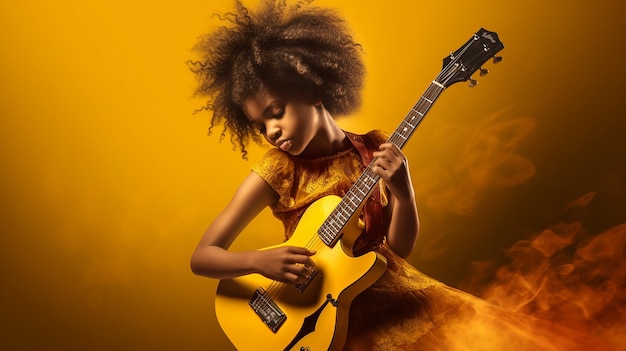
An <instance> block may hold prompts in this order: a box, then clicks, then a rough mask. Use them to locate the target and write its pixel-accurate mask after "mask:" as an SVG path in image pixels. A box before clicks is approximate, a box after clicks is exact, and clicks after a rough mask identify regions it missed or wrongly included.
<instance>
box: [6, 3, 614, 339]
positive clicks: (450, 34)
mask: <svg viewBox="0 0 626 351" xmlns="http://www.w3.org/2000/svg"><path fill="white" fill-rule="evenodd" d="M248 3H250V2H248ZM252 4H254V2H252ZM317 4H319V5H322V6H333V7H336V8H338V9H339V10H340V11H341V13H342V14H343V15H344V16H345V17H346V18H347V20H348V22H349V24H350V25H351V27H352V29H353V31H354V34H355V37H356V39H357V41H359V42H360V43H361V44H362V45H363V47H364V49H365V60H366V64H367V67H368V76H367V82H366V88H365V91H364V105H363V108H362V109H361V111H359V112H358V113H357V114H355V115H354V116H350V117H346V118H342V119H340V120H339V121H340V124H341V125H342V126H343V127H345V128H346V129H349V130H353V131H356V132H364V131H367V130H369V129H373V128H380V129H383V130H386V131H392V130H393V129H394V128H395V126H396V124H397V123H398V122H399V121H400V120H401V118H402V117H404V114H405V113H406V112H407V111H408V109H409V108H410V107H411V106H412V105H413V103H414V102H415V101H416V100H417V98H418V97H419V96H420V95H421V94H422V93H423V91H424V89H425V88H426V87H427V85H428V84H429V82H430V81H431V80H432V79H433V78H434V77H435V76H436V74H437V73H438V72H439V70H440V69H441V62H442V59H443V57H444V56H445V55H447V54H448V53H449V52H451V51H454V50H456V49H457V48H458V47H459V46H460V45H461V44H463V43H464V42H465V41H466V40H467V39H469V37H470V36H471V35H472V33H474V32H475V31H476V30H478V29H479V28H480V27H484V28H486V29H488V30H493V31H496V32H497V33H498V34H499V35H500V39H501V40H502V41H503V42H504V44H505V46H506V48H505V49H504V50H503V51H502V52H501V54H502V56H503V57H504V61H503V62H502V63H501V64H498V65H496V66H494V65H492V64H491V63H489V64H487V65H486V66H487V68H489V69H490V70H491V73H490V74H489V75H488V76H486V77H483V78H480V79H479V80H480V81H479V85H478V86H477V87H476V88H473V89H469V88H467V86H466V84H465V83H461V84H457V85H453V86H452V87H450V88H449V89H448V90H447V91H445V92H444V94H443V95H442V97H441V98H440V99H439V101H438V102H437V104H436V105H435V106H434V108H433V110H432V111H431V113H430V114H429V116H428V118H426V120H425V122H424V123H423V124H422V126H421V127H420V128H419V129H418V131H417V132H416V134H415V136H414V138H413V139H412V140H411V141H410V142H409V144H408V145H407V147H406V149H405V152H406V154H407V155H408V157H409V160H410V165H411V169H412V173H413V181H414V183H415V187H416V191H417V198H418V204H419V207H420V211H421V218H422V225H423V229H422V233H421V236H420V238H419V241H418V246H417V248H416V250H415V252H414V254H413V255H412V256H411V257H410V260H411V262H412V263H413V264H414V265H416V266H417V267H418V268H420V269H421V270H422V271H424V272H426V273H427V274H429V275H431V276H433V277H435V278H437V279H440V280H442V281H444V282H446V283H448V284H450V285H455V286H456V285H457V284H459V282H460V281H462V280H463V279H465V278H466V277H467V275H468V274H469V265H470V262H471V261H480V260H486V259H489V258H491V257H495V256H498V255H500V254H501V249H502V248H504V247H508V246H510V245H511V244H512V243H514V242H515V241H517V240H519V239H522V238H526V237H528V236H530V235H532V234H533V233H536V232H537V231H540V230H541V229H542V228H544V227H546V226H548V225H550V224H552V223H555V222H557V221H560V220H563V219H562V218H560V217H559V215H560V214H561V213H562V209H563V208H564V207H565V206H566V205H567V203H569V202H571V201H573V200H575V199H576V198H578V197H580V196H582V195H584V194H586V193H588V192H597V194H598V195H597V196H596V198H595V199H594V201H593V202H592V205H591V206H590V207H589V208H586V209H585V211H583V213H580V214H577V216H580V217H581V219H583V220H584V221H585V222H584V223H585V225H586V226H587V229H588V231H589V232H590V233H591V234H593V233H598V232H600V231H602V230H604V229H606V228H609V227H611V226H614V225H617V224H619V223H623V222H626V205H625V204H626V201H625V199H626V190H625V187H626V137H625V136H626V133H625V132H626V130H625V126H626V121H625V117H626V113H625V112H626V108H625V107H624V101H625V98H626V94H625V93H624V88H623V87H622V85H623V82H624V81H625V78H626V74H625V73H624V51H625V50H624V49H623V45H624V38H623V34H624V32H625V30H624V26H623V23H624V22H623V18H622V17H623V14H624V5H623V4H622V3H621V2H618V1H609V0H596V1H565V0H559V1H556V0H555V1H539V0H527V1H502V0H498V1H493V0H487V1H482V2H475V3H469V2H467V1H456V0H453V1H448V2H442V1H430V2H424V1H342V2H335V1H331V0H323V1H318V2H317ZM231 7H232V3H231V1H191V0H185V1H169V2H165V1H145V0H144V1H121V0H115V1H102V0H101V1H76V2H70V1H54V2H53V1H33V2H28V1H27V2H20V1H16V0H13V1H3V2H2V3H0V33H1V34H2V35H1V36H2V40H1V41H0V53H1V56H0V82H1V85H0V113H1V122H0V138H1V139H0V143H1V145H0V146H1V148H0V155H1V171H2V181H1V184H2V188H1V190H2V193H1V212H0V213H1V215H0V219H1V222H0V225H1V226H0V230H1V239H0V240H1V242H0V244H1V246H0V254H1V255H0V259H1V262H0V274H1V275H0V279H1V282H0V293H1V295H0V298H1V300H0V304H1V305H0V348H1V349H3V350H74V349H75V350H140V349H141V350H227V349H229V347H230V346H229V343H228V341H227V340H226V338H225V337H224V335H223V333H222V332H221V331H220V329H219V327H218V326H217V324H216V321H215V316H214V310H213V305H212V296H213V294H214V289H215V286H216V282H215V281H213V280H210V279H204V278H200V277H196V276H193V275H192V274H191V272H190V270H189V268H188V261H189V257H190V254H191V252H192V250H193V249H194V246H195V245H196V242H197V240H198V239H199V238H200V235H201V234H202V232H203V231H204V229H205V228H206V226H208V224H209V223H210V222H211V220H212V218H213V217H214V216H215V215H216V214H217V213H218V211H219V210H220V209H221V208H222V207H223V206H224V204H225V203H226V202H227V201H228V200H229V198H230V195H231V194H232V192H233V191H234V190H235V188H236V186H237V185H238V183H239V181H240V180H241V179H242V178H243V177H244V176H245V175H246V173H247V172H248V169H249V168H250V166H251V163H252V162H253V161H254V160H255V159H258V158H259V157H260V155H261V154H262V152H263V150H264V149H263V148H258V147H257V148H253V151H252V153H251V154H250V161H244V160H242V159H241V158H240V156H239V153H238V152H234V151H232V150H231V145H230V144H229V143H228V141H227V140H226V141H225V142H222V143H218V136H217V135H214V136H211V137H208V136H207V135H206V129H207V127H208V115H206V114H200V115H193V114H192V111H193V110H194V109H195V108H197V107H199V106H201V105H202V103H203V102H202V101H199V100H197V99H194V98H192V93H193V89H194V80H193V76H192V74H191V73H190V72H189V71H188V68H187V67H186V66H185V61H186V60H187V59H190V58H193V55H192V53H191V52H190V48H191V47H192V46H193V44H194V43H195V40H196V37H197V36H198V35H200V34H202V33H204V32H206V31H209V30H211V29H212V28H214V26H215V25H217V24H218V22H217V20H216V19H215V18H214V17H212V16H211V15H212V14H213V13H214V12H226V11H228V10H230V9H231ZM217 131H218V133H219V129H218V130H217ZM261 237H263V238H261ZM281 238H282V232H281V227H280V226H279V225H278V224H277V223H275V222H274V221H273V220H272V219H271V215H270V214H269V213H267V212H264V213H263V214H262V216H261V218H259V220H258V221H256V222H254V224H253V225H252V227H251V228H250V229H249V230H248V231H247V232H246V233H244V234H243V236H242V237H241V238H240V240H238V242H237V243H236V245H235V247H236V248H238V249H243V248H256V247H262V246H266V245H269V244H270V243H273V242H275V241H277V240H281Z"/></svg>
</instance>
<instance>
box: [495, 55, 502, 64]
mask: <svg viewBox="0 0 626 351" xmlns="http://www.w3.org/2000/svg"><path fill="white" fill-rule="evenodd" d="M500 61H502V56H494V57H493V63H499V62H500Z"/></svg>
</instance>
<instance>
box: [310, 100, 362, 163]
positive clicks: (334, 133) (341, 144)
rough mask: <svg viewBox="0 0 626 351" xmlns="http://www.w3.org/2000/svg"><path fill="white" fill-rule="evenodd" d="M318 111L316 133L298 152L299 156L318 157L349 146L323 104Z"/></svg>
mask: <svg viewBox="0 0 626 351" xmlns="http://www.w3.org/2000/svg"><path fill="white" fill-rule="evenodd" d="M318 111H319V113H318V126H317V127H318V128H317V133H316V134H315V137H314V138H313V140H312V141H311V143H309V146H308V147H307V148H306V149H305V150H304V152H302V154H300V156H301V157H305V158H318V157H324V156H329V155H334V154H336V153H338V152H340V151H343V150H345V149H347V148H348V147H350V140H348V138H347V137H346V134H345V133H344V132H343V130H341V128H339V126H338V125H337V123H336V122H335V120H334V119H333V117H332V116H331V115H330V113H329V112H328V111H327V110H326V109H325V108H324V106H323V105H321V106H320V107H319V108H318Z"/></svg>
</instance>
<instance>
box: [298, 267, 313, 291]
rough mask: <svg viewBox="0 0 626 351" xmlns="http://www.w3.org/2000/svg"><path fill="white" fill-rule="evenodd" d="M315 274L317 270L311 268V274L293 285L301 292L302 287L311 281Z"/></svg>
mask: <svg viewBox="0 0 626 351" xmlns="http://www.w3.org/2000/svg"><path fill="white" fill-rule="evenodd" d="M316 276H317V270H316V269H315V268H312V269H311V274H309V275H308V276H307V277H306V280H305V281H304V282H302V283H300V284H295V285H294V286H295V287H296V289H297V290H298V292H299V293H302V292H303V291H304V289H306V287H307V286H309V284H310V283H311V281H313V279H314V278H315V277H316Z"/></svg>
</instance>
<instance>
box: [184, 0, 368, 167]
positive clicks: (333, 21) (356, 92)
mask: <svg viewBox="0 0 626 351" xmlns="http://www.w3.org/2000/svg"><path fill="white" fill-rule="evenodd" d="M262 1H263V2H262V3H261V4H260V7H259V9H258V11H257V12H256V13H250V12H249V11H248V9H247V8H246V7H245V6H243V4H242V3H241V1H239V0H236V1H235V5H236V12H235V13H227V14H225V15H223V16H220V19H221V20H222V21H226V22H228V24H229V25H227V26H222V27H219V28H218V29H217V30H216V31H215V32H213V33H210V34H206V35H203V36H201V37H200V38H199V40H198V42H197V44H196V46H195V47H194V51H196V52H198V53H199V55H200V59H199V60H198V61H189V65H190V69H191V70H192V72H193V73H194V74H195V76H196V79H197V80H198V82H199V86H198V88H197V90H196V92H195V95H196V96H202V97H206V98H208V101H207V104H206V105H204V106H203V107H202V108H201V109H199V110H198V111H202V110H210V111H212V113H213V115H212V119H211V126H210V127H209V134H210V133H211V130H212V128H213V127H214V126H215V125H216V124H221V123H223V126H224V129H223V131H222V134H221V137H224V136H225V133H226V131H228V133H229V134H230V136H231V138H230V140H231V142H232V143H233V146H234V148H235V149H237V148H239V149H240V151H241V153H242V157H244V158H246V154H247V151H246V145H247V144H248V142H249V141H250V140H252V141H254V142H256V143H261V140H262V139H261V138H260V136H259V135H258V132H256V131H255V129H254V128H253V126H252V124H251V123H250V121H249V120H248V119H247V118H246V116H245V115H244V113H243V103H244V101H245V100H246V99H247V98H249V97H251V96H252V95H254V94H256V93H257V92H258V91H260V90H261V89H270V90H275V91H291V92H294V91H295V92H302V93H313V94H314V96H317V97H318V98H320V99H321V101H322V103H323V104H324V106H325V107H326V109H327V110H328V111H329V112H330V113H331V114H333V115H342V114H347V113H350V112H353V111H354V110H356V109H357V108H358V107H359V106H360V104H361V96H360V93H361V88H362V86H363V77H364V74H365V67H364V65H363V62H362V60H361V46H360V45H359V44H357V43H355V42H354V40H353V38H352V36H351V35H350V34H349V30H348V27H347V25H346V22H345V20H344V19H342V18H341V17H340V16H339V15H338V14H337V13H336V12H335V11H333V10H330V9H323V8H319V7H313V6H309V4H308V3H310V2H311V1H312V0H311V1H308V2H307V3H302V2H299V3H297V4H296V5H293V6H291V7H289V6H288V5H287V3H286V1H285V0H283V1H278V2H277V1H272V0H262Z"/></svg>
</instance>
